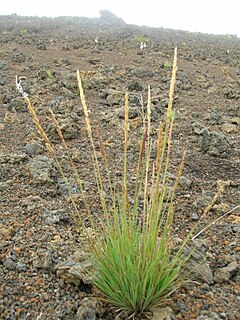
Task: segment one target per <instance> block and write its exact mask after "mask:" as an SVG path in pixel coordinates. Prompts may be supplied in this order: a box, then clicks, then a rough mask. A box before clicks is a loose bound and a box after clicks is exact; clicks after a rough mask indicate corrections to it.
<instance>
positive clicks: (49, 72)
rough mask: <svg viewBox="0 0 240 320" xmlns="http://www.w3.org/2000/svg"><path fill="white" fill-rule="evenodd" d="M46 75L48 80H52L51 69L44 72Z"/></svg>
mask: <svg viewBox="0 0 240 320" xmlns="http://www.w3.org/2000/svg"><path fill="white" fill-rule="evenodd" d="M46 74H47V77H48V79H53V78H54V75H53V72H52V70H51V69H47V70H46Z"/></svg>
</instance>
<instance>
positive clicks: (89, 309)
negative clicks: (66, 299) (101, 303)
mask: <svg viewBox="0 0 240 320" xmlns="http://www.w3.org/2000/svg"><path fill="white" fill-rule="evenodd" d="M75 319H76V320H95V319H96V302H95V301H92V300H90V299H89V298H84V299H83V300H82V301H81V303H80V307H79V308H78V311H77V314H76V318H75Z"/></svg>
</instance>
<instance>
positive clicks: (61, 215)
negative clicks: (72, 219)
mask: <svg viewBox="0 0 240 320" xmlns="http://www.w3.org/2000/svg"><path fill="white" fill-rule="evenodd" d="M42 215H43V219H44V221H45V223H46V224H55V223H58V222H60V221H68V220H69V217H68V214H67V213H66V212H65V211H64V210H47V209H45V208H43V214H42Z"/></svg>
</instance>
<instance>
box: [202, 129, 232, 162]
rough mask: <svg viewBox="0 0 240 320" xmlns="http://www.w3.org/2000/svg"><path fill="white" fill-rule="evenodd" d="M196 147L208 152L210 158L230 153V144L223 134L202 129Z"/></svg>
mask: <svg viewBox="0 0 240 320" xmlns="http://www.w3.org/2000/svg"><path fill="white" fill-rule="evenodd" d="M198 145H199V147H200V148H201V150H202V151H204V152H208V153H209V154H210V155H212V156H217V157H218V156H227V155H228V154H229V152H230V148H231V144H230V142H229V141H228V138H227V136H226V135H224V134H223V133H219V132H212V131H209V130H208V129H206V128H204V129H203V130H202V131H201V133H200V138H199V141H198Z"/></svg>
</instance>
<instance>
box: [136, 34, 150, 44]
mask: <svg viewBox="0 0 240 320" xmlns="http://www.w3.org/2000/svg"><path fill="white" fill-rule="evenodd" d="M134 39H135V41H137V42H139V43H141V42H145V43H146V42H148V39H147V38H146V36H145V35H144V34H139V35H137V36H135V38H134Z"/></svg>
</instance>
